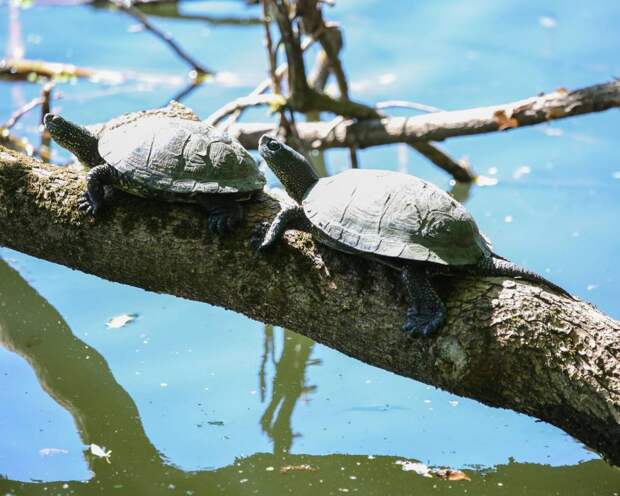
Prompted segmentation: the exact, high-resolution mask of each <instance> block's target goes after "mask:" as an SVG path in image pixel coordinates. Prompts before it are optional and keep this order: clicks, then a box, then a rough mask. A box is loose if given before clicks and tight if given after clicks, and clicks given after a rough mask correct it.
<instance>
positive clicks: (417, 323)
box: [403, 307, 446, 338]
mask: <svg viewBox="0 0 620 496" xmlns="http://www.w3.org/2000/svg"><path fill="white" fill-rule="evenodd" d="M445 321H446V312H445V310H444V309H443V308H439V309H437V310H436V311H435V312H434V313H423V312H419V311H418V309H417V308H416V307H412V308H410V309H409V310H407V316H406V318H405V323H404V324H403V330H404V331H406V332H410V333H411V334H412V335H414V336H416V337H422V338H426V337H430V336H432V335H433V334H435V332H437V330H438V329H439V328H440V327H441V326H442V325H443V324H444V322H445Z"/></svg>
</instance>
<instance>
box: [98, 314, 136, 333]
mask: <svg viewBox="0 0 620 496" xmlns="http://www.w3.org/2000/svg"><path fill="white" fill-rule="evenodd" d="M137 318H138V314H137V313H125V314H123V315H117V316H116V317H112V318H111V319H110V320H108V321H107V322H106V323H105V325H106V327H107V328H108V329H120V328H121V327H123V326H126V325H127V324H131V323H132V322H133V321H134V320H136V319H137Z"/></svg>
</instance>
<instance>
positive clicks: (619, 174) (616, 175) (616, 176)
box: [611, 171, 620, 179]
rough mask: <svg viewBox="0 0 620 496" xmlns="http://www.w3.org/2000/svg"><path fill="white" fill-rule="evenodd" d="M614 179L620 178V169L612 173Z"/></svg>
mask: <svg viewBox="0 0 620 496" xmlns="http://www.w3.org/2000/svg"><path fill="white" fill-rule="evenodd" d="M611 176H612V177H613V178H614V179H620V171H616V172H614V173H613V174H612V175H611Z"/></svg>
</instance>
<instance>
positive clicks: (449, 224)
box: [302, 169, 491, 265]
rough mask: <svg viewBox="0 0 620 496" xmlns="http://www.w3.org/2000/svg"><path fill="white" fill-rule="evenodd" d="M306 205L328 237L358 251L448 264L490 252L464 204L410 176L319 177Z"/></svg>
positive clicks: (388, 173) (378, 173) (387, 173)
mask: <svg viewBox="0 0 620 496" xmlns="http://www.w3.org/2000/svg"><path fill="white" fill-rule="evenodd" d="M302 205H303V208H304V212H305V213H306V216H307V217H308V219H309V220H310V222H311V223H312V224H313V225H314V226H315V227H316V228H318V229H319V230H320V231H321V232H322V233H323V234H324V235H326V236H327V237H328V238H330V239H331V240H333V241H336V242H337V243H340V244H343V245H345V246H346V247H348V248H352V249H353V250H355V251H361V252H366V253H373V254H376V255H382V256H386V257H396V258H404V259H408V260H418V261H423V262H434V263H438V264H444V265H469V264H475V263H476V262H477V261H478V260H480V258H482V257H484V256H489V255H490V254H491V247H490V245H489V243H488V242H487V241H486V240H485V239H484V237H483V236H482V235H481V233H480V231H479V230H478V226H477V225H476V223H475V222H474V220H473V218H472V217H471V215H470V214H469V212H467V210H465V208H464V207H463V206H462V205H461V204H460V203H458V202H457V201H455V200H454V199H453V198H452V197H451V196H450V195H448V194H447V193H445V192H444V191H442V190H440V189H439V188H437V187H436V186H434V185H432V184H430V183H428V182H426V181H423V180H422V179H419V178H417V177H414V176H410V175H408V174H401V173H399V172H392V171H380V170H366V169H364V170H360V169H353V170H348V171H346V172H342V173H340V174H338V175H336V176H333V177H328V178H322V179H320V180H319V181H318V182H317V183H316V184H315V185H314V186H313V187H312V188H311V189H310V190H309V191H308V192H307V193H306V195H305V197H304V199H303V203H302Z"/></svg>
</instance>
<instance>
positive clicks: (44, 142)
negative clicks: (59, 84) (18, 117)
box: [38, 81, 54, 162]
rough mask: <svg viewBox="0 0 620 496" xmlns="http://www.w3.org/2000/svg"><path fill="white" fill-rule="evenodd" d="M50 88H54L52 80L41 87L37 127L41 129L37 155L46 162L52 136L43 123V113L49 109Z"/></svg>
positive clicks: (46, 112) (48, 111)
mask: <svg viewBox="0 0 620 496" xmlns="http://www.w3.org/2000/svg"><path fill="white" fill-rule="evenodd" d="M52 89H54V83H53V82H52V81H50V82H48V83H45V84H44V85H43V88H42V89H41V100H42V101H41V120H40V121H39V128H40V131H41V146H40V147H39V150H38V155H39V157H41V158H42V159H43V160H45V161H46V162H49V160H50V158H51V153H50V144H51V142H52V137H51V135H50V133H49V131H48V130H47V128H46V127H45V126H44V125H43V118H44V117H45V114H49V113H50V110H51V100H52Z"/></svg>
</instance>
